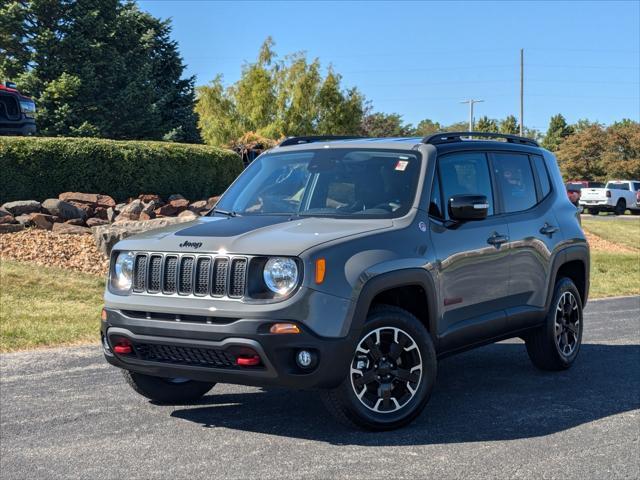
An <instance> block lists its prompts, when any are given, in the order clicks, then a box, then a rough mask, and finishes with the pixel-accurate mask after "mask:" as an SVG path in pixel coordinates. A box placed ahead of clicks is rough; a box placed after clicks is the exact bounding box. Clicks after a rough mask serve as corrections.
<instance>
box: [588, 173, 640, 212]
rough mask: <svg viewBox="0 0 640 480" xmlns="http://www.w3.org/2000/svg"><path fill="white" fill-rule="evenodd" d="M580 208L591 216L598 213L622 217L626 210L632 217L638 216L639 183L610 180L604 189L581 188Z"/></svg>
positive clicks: (635, 181)
mask: <svg viewBox="0 0 640 480" xmlns="http://www.w3.org/2000/svg"><path fill="white" fill-rule="evenodd" d="M580 206H581V207H584V208H585V210H586V209H588V210H589V213H591V214H592V215H598V213H600V212H614V213H615V214H616V215H623V214H624V212H625V210H627V209H628V210H630V211H631V213H632V214H634V215H640V181H638V180H611V181H610V182H607V184H606V185H605V187H604V188H583V189H582V191H581V195H580Z"/></svg>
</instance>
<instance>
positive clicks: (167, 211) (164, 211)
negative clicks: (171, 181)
mask: <svg viewBox="0 0 640 480" xmlns="http://www.w3.org/2000/svg"><path fill="white" fill-rule="evenodd" d="M153 213H155V214H156V217H157V216H158V215H162V216H163V217H168V216H171V215H175V214H176V213H178V209H177V208H176V207H174V206H173V205H171V204H170V203H167V204H166V205H163V206H161V207H160V208H156V209H155V210H154V211H153Z"/></svg>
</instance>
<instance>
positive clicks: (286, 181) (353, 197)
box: [216, 148, 420, 218]
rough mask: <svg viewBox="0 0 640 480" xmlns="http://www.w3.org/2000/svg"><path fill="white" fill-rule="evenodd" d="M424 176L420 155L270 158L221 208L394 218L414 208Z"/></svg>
mask: <svg viewBox="0 0 640 480" xmlns="http://www.w3.org/2000/svg"><path fill="white" fill-rule="evenodd" d="M419 172H420V157H419V154H417V153H415V152H405V151H402V152H399V151H389V150H355V149H328V148H326V149H321V150H305V151H301V152H291V153H268V154H265V155H262V156H261V157H260V158H258V159H257V160H255V161H254V162H253V163H252V164H251V165H249V167H248V168H247V169H246V170H245V171H244V173H243V174H242V175H240V177H239V178H238V179H237V180H236V181H235V182H234V183H233V185H232V186H231V187H230V188H229V190H228V191H227V192H226V193H225V194H224V196H223V197H222V198H221V199H220V201H219V202H218V205H217V206H216V208H217V209H220V210H224V211H228V212H234V213H236V214H239V215H292V214H293V215H301V216H304V215H310V216H334V217H350V218H394V217H399V216H401V215H404V214H405V213H407V212H408V211H409V209H410V208H411V205H412V203H413V198H414V195H415V190H416V185H417V183H418V177H419Z"/></svg>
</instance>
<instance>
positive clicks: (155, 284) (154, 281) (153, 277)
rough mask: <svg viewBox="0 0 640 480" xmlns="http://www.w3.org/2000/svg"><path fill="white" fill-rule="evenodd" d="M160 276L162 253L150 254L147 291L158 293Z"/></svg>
mask: <svg viewBox="0 0 640 480" xmlns="http://www.w3.org/2000/svg"><path fill="white" fill-rule="evenodd" d="M161 277H162V255H151V258H150V260H149V277H148V283H147V291H149V292H151V293H158V292H159V291H160V280H161Z"/></svg>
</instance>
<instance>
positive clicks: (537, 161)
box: [531, 155, 551, 198]
mask: <svg viewBox="0 0 640 480" xmlns="http://www.w3.org/2000/svg"><path fill="white" fill-rule="evenodd" d="M531 158H532V159H533V166H534V168H535V169H536V173H537V174H538V179H539V180H540V189H541V192H540V193H541V195H540V197H541V198H544V197H546V196H547V195H549V192H551V184H550V183H549V173H548V172H547V166H546V165H545V164H544V159H543V158H542V157H539V156H537V155H534V156H533V157H531Z"/></svg>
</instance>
